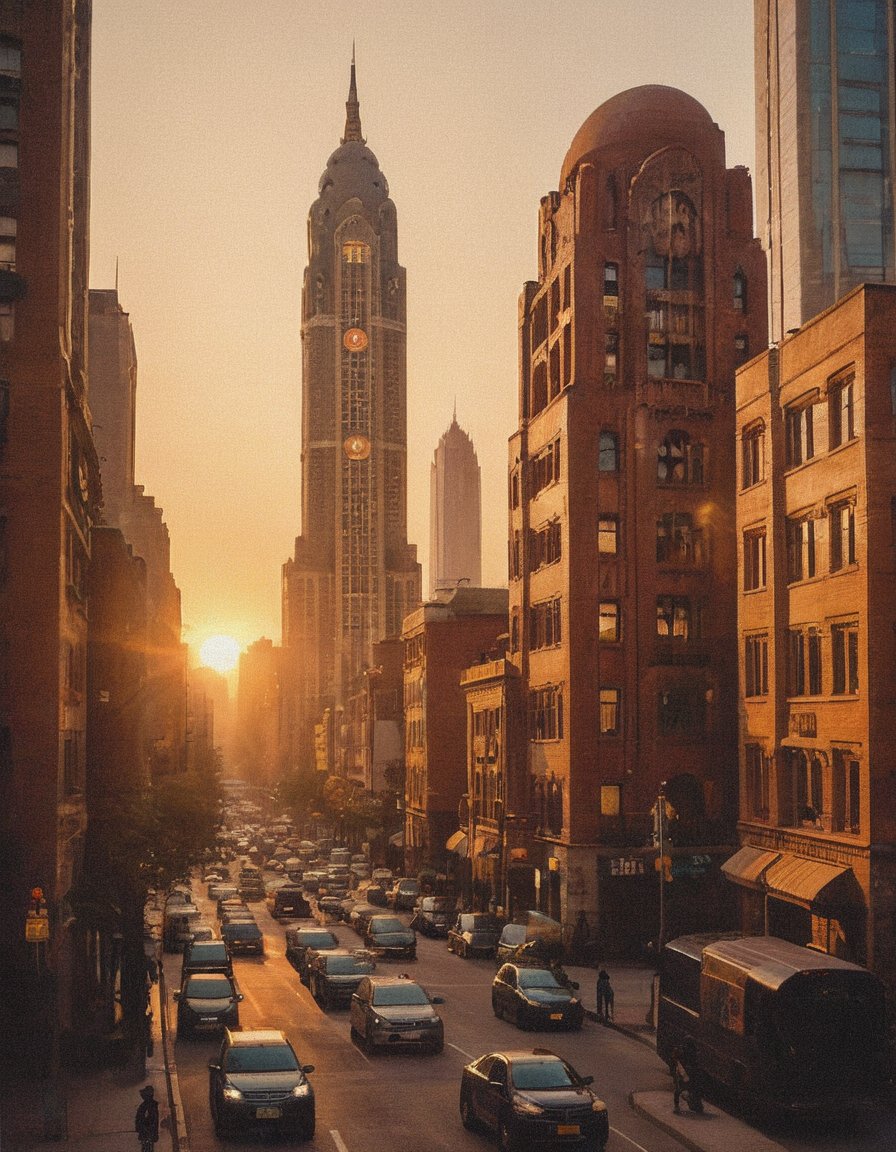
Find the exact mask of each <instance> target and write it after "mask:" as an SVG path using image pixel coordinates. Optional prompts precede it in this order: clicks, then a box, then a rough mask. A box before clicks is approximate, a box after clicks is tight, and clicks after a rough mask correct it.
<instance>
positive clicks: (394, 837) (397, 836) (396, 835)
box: [389, 832, 404, 848]
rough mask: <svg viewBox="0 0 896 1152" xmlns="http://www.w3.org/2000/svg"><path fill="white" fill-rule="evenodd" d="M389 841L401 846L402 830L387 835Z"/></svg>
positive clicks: (402, 843) (402, 841)
mask: <svg viewBox="0 0 896 1152" xmlns="http://www.w3.org/2000/svg"><path fill="white" fill-rule="evenodd" d="M389 843H390V844H392V845H394V846H395V847H396V848H403V847H404V832H395V833H394V834H393V835H392V836H390V837H389Z"/></svg>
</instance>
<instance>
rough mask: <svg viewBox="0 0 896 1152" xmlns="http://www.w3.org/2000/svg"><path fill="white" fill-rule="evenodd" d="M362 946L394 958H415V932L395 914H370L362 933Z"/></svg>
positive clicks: (379, 954) (380, 954)
mask: <svg viewBox="0 0 896 1152" xmlns="http://www.w3.org/2000/svg"><path fill="white" fill-rule="evenodd" d="M364 947H365V948H370V949H371V950H372V951H373V952H375V953H376V954H377V955H378V956H386V957H391V958H392V959H395V960H416V959H417V934H416V932H415V931H414V930H413V928H406V927H405V925H404V924H403V923H402V921H401V920H399V919H398V917H397V916H371V917H370V921H369V922H368V924H367V931H366V932H365V933H364Z"/></svg>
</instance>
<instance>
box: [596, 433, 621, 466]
mask: <svg viewBox="0 0 896 1152" xmlns="http://www.w3.org/2000/svg"><path fill="white" fill-rule="evenodd" d="M597 467H598V470H599V471H600V472H618V471H619V449H618V447H617V442H616V433H615V432H607V431H604V432H601V434H600V443H599V447H598V456H597Z"/></svg>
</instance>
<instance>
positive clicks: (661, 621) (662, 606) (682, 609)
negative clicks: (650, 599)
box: [656, 596, 691, 640]
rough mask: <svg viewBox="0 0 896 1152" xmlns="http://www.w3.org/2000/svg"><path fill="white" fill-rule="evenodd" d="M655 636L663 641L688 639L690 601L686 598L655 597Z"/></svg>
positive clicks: (689, 631)
mask: <svg viewBox="0 0 896 1152" xmlns="http://www.w3.org/2000/svg"><path fill="white" fill-rule="evenodd" d="M656 634H657V636H661V637H662V638H663V639H671V638H673V637H674V638H675V639H678V640H688V639H690V637H691V601H690V600H689V598H688V597H687V596H657V598H656Z"/></svg>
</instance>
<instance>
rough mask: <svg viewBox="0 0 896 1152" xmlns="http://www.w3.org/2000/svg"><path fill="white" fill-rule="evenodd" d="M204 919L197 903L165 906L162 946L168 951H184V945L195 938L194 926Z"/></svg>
mask: <svg viewBox="0 0 896 1152" xmlns="http://www.w3.org/2000/svg"><path fill="white" fill-rule="evenodd" d="M201 919H202V913H201V912H200V911H199V909H198V908H197V907H196V906H195V904H173V905H166V906H165V914H164V916H163V918H162V947H163V948H164V950H165V951H166V952H183V950H184V945H185V944H188V943H189V942H190V940H192V939H193V926H194V925H195V924H197V923H198V922H199V921H200V920H201Z"/></svg>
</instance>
